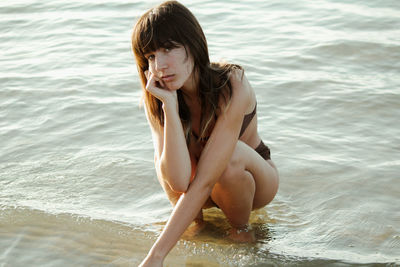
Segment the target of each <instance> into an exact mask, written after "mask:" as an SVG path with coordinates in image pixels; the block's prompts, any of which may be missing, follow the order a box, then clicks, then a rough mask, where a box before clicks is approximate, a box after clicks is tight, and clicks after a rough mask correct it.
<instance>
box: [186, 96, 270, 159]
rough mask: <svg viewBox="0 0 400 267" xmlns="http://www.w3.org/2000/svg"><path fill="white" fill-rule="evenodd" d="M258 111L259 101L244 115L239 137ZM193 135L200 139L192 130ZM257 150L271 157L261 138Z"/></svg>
mask: <svg viewBox="0 0 400 267" xmlns="http://www.w3.org/2000/svg"><path fill="white" fill-rule="evenodd" d="M256 111H257V103H256V105H255V107H254V110H253V111H252V112H251V113H249V114H246V115H244V118H243V123H242V129H240V134H239V138H240V137H241V136H242V134H243V133H244V131H245V130H246V128H247V126H249V124H250V122H251V120H252V119H253V118H254V116H255V115H256ZM192 134H193V136H194V137H195V138H196V139H199V137H198V136H197V135H196V134H195V133H194V132H193V131H192ZM204 139H205V140H207V139H208V138H204ZM255 151H256V152H257V153H258V154H260V156H261V157H262V158H263V159H265V160H268V159H271V152H270V150H269V148H268V146H266V145H265V144H264V143H263V141H262V140H261V142H260V144H259V145H258V146H257V147H256V148H255Z"/></svg>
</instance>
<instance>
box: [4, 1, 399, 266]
mask: <svg viewBox="0 0 400 267" xmlns="http://www.w3.org/2000/svg"><path fill="white" fill-rule="evenodd" d="M156 3H158V2H156V1H118V2H115V1H110V0H104V1H95V2H93V1H68V2H66V1H28V0H21V1H11V2H10V1H2V2H0V30H1V35H0V50H1V51H2V52H1V53H0V61H1V64H0V87H1V88H0V147H1V150H0V265H1V266H27V265H30V266H32V265H34V266H77V265H86V266H93V265H99V266H102V265H111V266H129V265H137V264H138V263H139V262H140V261H141V259H142V258H143V257H144V256H145V254H146V252H147V251H148V249H149V248H150V246H151V244H152V243H153V242H154V240H155V239H156V238H157V236H158V234H159V233H160V231H161V229H162V227H163V226H164V224H165V222H166V220H167V218H168V216H169V214H170V212H171V207H170V204H169V202H168V200H167V199H166V197H165V195H164V193H163V192H162V189H161V187H160V186H159V184H158V182H157V180H156V177H155V172H154V168H153V163H152V155H153V154H152V153H153V151H152V143H151V140H150V138H149V135H150V132H149V129H148V126H147V125H146V120H145V117H144V114H143V110H142V109H140V107H139V100H140V96H141V93H140V85H139V81H138V76H137V73H136V67H135V63H134V60H133V56H132V53H131V51H130V34H131V28H132V26H133V24H134V22H135V21H136V19H137V18H138V16H140V14H142V13H143V12H144V11H145V10H146V9H147V8H149V7H151V6H153V5H155V4H156ZM183 3H184V4H185V5H187V6H188V7H189V8H190V9H191V10H192V11H193V13H194V14H195V15H196V16H197V18H198V19H199V21H200V23H201V25H202V26H203V28H204V31H205V33H206V36H207V38H208V42H209V48H210V53H211V58H212V59H213V60H214V61H219V60H225V61H229V62H234V63H238V64H241V65H242V66H243V67H244V68H245V69H246V72H247V75H248V78H249V80H250V82H251V84H252V85H253V87H254V89H255V91H256V94H257V97H258V118H259V130H260V133H261V136H262V137H263V139H264V140H265V141H266V143H268V145H269V146H270V147H271V150H272V157H273V159H274V161H275V163H276V164H277V165H278V167H279V170H280V174H281V186H280V189H279V193H278V195H277V197H276V199H275V200H274V201H273V202H272V203H271V204H270V205H268V206H267V207H266V208H264V209H261V210H259V211H256V212H254V213H253V214H252V217H251V223H252V225H253V228H254V229H255V233H256V236H257V240H258V242H257V243H256V244H234V243H231V242H229V241H228V240H227V238H226V231H227V230H229V225H228V224H227V223H226V221H225V219H224V216H223V215H222V213H221V212H220V211H219V210H217V209H210V210H208V211H207V212H206V214H205V217H206V220H207V225H206V228H205V230H204V231H203V232H202V233H201V234H200V235H199V236H196V237H184V238H182V239H181V241H180V242H179V243H178V244H177V246H176V247H175V248H174V249H173V250H172V252H171V253H170V255H169V256H168V258H167V260H166V263H167V265H170V266H265V265H274V264H278V265H283V264H298V265H314V266H318V265H321V264H324V265H348V264H354V265H358V264H366V265H369V264H372V263H377V264H379V263H382V264H387V263H392V264H393V265H395V264H400V253H399V251H400V208H399V207H400V206H399V196H400V181H399V179H400V177H399V173H400V157H399V155H400V126H399V118H400V30H399V29H400V2H399V1H397V0H386V1H378V0H372V1H345V0H342V1H333V0H331V1H329V0H317V1H303V0H300V1H295V2H294V1H257V0H252V1H219V2H216V1H209V0H206V1H198V0H196V1H183Z"/></svg>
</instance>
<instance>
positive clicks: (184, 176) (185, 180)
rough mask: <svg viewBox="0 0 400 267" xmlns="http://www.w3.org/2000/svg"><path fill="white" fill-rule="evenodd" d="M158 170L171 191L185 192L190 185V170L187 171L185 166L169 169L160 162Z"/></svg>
mask: <svg viewBox="0 0 400 267" xmlns="http://www.w3.org/2000/svg"><path fill="white" fill-rule="evenodd" d="M160 171H161V174H162V177H163V179H164V180H165V181H167V183H168V185H169V187H170V188H171V190H172V191H174V192H176V193H180V194H182V193H186V192H187V190H188V188H189V185H190V175H191V171H190V170H188V171H187V170H185V168H181V169H179V170H170V169H169V168H166V166H163V164H161V166H160Z"/></svg>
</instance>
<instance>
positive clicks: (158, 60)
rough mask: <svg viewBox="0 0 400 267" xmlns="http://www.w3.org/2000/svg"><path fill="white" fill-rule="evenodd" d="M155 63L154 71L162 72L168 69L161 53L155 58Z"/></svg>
mask: <svg viewBox="0 0 400 267" xmlns="http://www.w3.org/2000/svg"><path fill="white" fill-rule="evenodd" d="M155 63H156V64H155V68H156V71H162V70H164V69H166V68H167V67H168V62H167V58H166V57H165V55H163V54H162V53H159V54H157V55H156V56H155Z"/></svg>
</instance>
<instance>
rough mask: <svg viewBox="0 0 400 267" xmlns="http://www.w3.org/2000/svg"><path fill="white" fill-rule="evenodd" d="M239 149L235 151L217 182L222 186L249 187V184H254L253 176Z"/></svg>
mask: <svg viewBox="0 0 400 267" xmlns="http://www.w3.org/2000/svg"><path fill="white" fill-rule="evenodd" d="M237 150H238V149H236V150H235V153H234V154H233V156H232V158H231V160H230V161H229V163H228V165H227V166H226V168H225V170H224V172H223V173H222V175H221V177H220V178H219V180H218V182H217V183H218V184H219V185H220V186H222V187H225V188H228V187H231V186H244V187H247V186H248V185H251V184H254V179H253V176H252V175H251V174H250V172H248V171H247V170H246V169H245V164H244V162H243V159H241V158H240V156H239V155H238V153H239V151H237ZM236 152H238V153H236Z"/></svg>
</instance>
